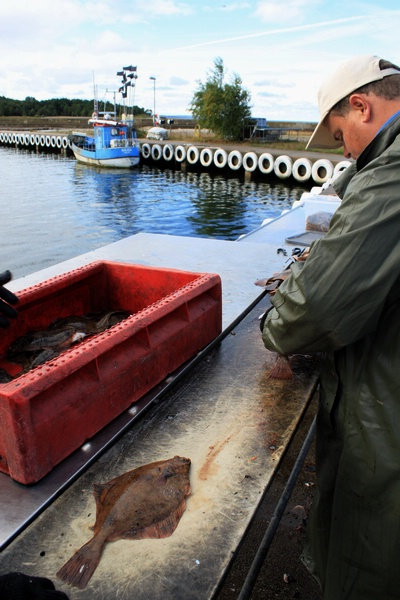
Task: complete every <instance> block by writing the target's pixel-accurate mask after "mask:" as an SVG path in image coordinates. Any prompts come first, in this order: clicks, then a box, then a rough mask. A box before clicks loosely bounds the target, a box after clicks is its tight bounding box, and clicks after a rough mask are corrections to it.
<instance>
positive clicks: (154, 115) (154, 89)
mask: <svg viewBox="0 0 400 600" xmlns="http://www.w3.org/2000/svg"><path fill="white" fill-rule="evenodd" d="M149 79H151V80H152V81H153V124H155V119H156V78H155V77H154V76H153V75H152V76H151V77H149Z"/></svg>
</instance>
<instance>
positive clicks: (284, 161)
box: [274, 154, 292, 179]
mask: <svg viewBox="0 0 400 600" xmlns="http://www.w3.org/2000/svg"><path fill="white" fill-rule="evenodd" d="M274 173H275V175H276V176H277V177H279V178H280V179H286V178H287V177H290V176H291V174H292V159H291V158H290V156H287V155H286V154H282V156H278V158H276V159H275V163H274Z"/></svg>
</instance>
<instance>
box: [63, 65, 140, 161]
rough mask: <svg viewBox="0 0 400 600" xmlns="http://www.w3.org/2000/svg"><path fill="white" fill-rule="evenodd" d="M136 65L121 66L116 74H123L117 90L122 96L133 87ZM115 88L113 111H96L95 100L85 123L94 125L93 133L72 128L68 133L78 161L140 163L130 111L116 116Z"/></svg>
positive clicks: (96, 103) (124, 96)
mask: <svg viewBox="0 0 400 600" xmlns="http://www.w3.org/2000/svg"><path fill="white" fill-rule="evenodd" d="M135 72H136V67H133V66H129V67H123V70H122V71H119V72H118V73H117V75H119V76H121V77H122V84H121V87H120V88H119V90H118V92H121V93H122V97H123V99H124V100H125V98H127V95H128V88H130V89H132V88H133V87H134V79H136V78H137V75H136V73H135ZM115 93H116V92H114V111H111V112H110V111H108V112H106V111H102V112H101V111H99V109H98V101H97V99H96V93H95V100H94V111H93V114H92V116H91V118H90V119H89V121H88V124H89V125H90V126H91V127H93V135H88V134H87V133H81V132H73V133H72V134H71V135H69V136H68V137H69V139H70V142H71V148H72V151H73V153H74V155H75V158H76V160H78V161H79V162H82V163H85V164H88V165H95V166H99V167H116V168H130V167H135V166H137V165H138V164H139V160H140V151H139V146H138V143H137V139H136V131H135V129H134V122H133V110H132V114H127V112H125V107H124V112H123V114H122V115H121V119H117V118H116V116H117V110H116V103H115Z"/></svg>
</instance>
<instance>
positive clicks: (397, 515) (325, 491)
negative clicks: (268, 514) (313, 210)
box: [262, 115, 400, 600]
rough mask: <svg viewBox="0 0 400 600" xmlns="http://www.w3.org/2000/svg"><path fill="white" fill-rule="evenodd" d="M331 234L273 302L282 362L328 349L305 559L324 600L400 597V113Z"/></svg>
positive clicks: (362, 169)
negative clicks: (284, 358)
mask: <svg viewBox="0 0 400 600" xmlns="http://www.w3.org/2000/svg"><path fill="white" fill-rule="evenodd" d="M334 185H335V189H336V191H337V193H338V195H339V196H340V197H341V198H342V203H341V206H340V207H339V209H338V210H337V211H336V213H335V215H334V217H333V219H332V221H331V227H330V229H329V232H328V233H327V234H326V236H325V238H324V239H322V240H320V241H318V242H316V243H315V244H314V245H313V247H312V249H311V252H310V255H309V258H308V259H307V261H305V262H304V263H295V264H293V265H292V267H291V271H292V274H291V276H290V277H289V278H288V279H287V280H286V281H285V282H283V283H282V285H281V286H280V287H279V289H278V291H277V292H276V294H275V295H274V297H273V298H272V304H273V309H272V310H270V312H269V313H268V315H267V317H266V320H265V323H264V327H263V332H262V335H263V341H264V344H265V346H266V347H267V348H269V349H270V350H274V351H277V352H279V353H281V354H290V353H310V352H314V351H315V352H322V356H323V360H322V365H321V376H320V382H321V397H320V405H319V411H318V416H317V446H316V461H317V481H318V489H317V494H316V498H315V501H314V505H313V510H312V513H311V515H310V519H309V528H308V545H307V548H306V552H305V557H304V558H305V562H306V564H307V566H308V567H309V569H310V570H311V571H312V572H313V574H314V575H315V576H316V577H317V579H318V580H319V581H320V584H321V586H322V590H323V594H324V595H323V597H324V600H346V599H350V598H351V600H378V599H379V600H380V599H382V600H394V599H396V600H398V599H399V598H400V115H396V116H395V117H394V118H393V119H392V120H391V121H390V122H389V123H388V124H387V125H386V127H385V128H384V129H383V130H382V131H380V132H379V133H378V134H377V136H376V137H375V138H374V140H373V141H372V142H371V143H370V144H369V146H368V147H367V148H366V149H365V150H364V152H363V153H362V154H361V155H360V157H359V158H358V160H357V162H356V163H355V164H354V165H351V166H350V167H348V169H346V170H345V171H344V172H343V174H342V175H341V176H340V177H339V179H338V180H337V181H336V183H335V184H334Z"/></svg>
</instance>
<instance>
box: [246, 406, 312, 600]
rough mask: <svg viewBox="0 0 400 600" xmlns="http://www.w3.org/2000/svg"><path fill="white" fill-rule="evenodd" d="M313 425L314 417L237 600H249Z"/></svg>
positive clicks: (303, 456)
mask: <svg viewBox="0 0 400 600" xmlns="http://www.w3.org/2000/svg"><path fill="white" fill-rule="evenodd" d="M315 425H316V417H314V420H313V422H312V423H311V426H310V429H309V430H308V433H307V436H306V438H305V440H304V442H303V445H302V447H301V450H300V452H299V455H298V456H297V459H296V462H295V464H294V466H293V469H292V472H291V473H290V475H289V479H288V480H287V482H286V486H285V489H284V490H283V492H282V495H281V497H280V498H279V502H278V504H277V505H276V508H275V512H274V514H273V516H272V519H271V521H270V524H269V525H268V527H267V529H266V531H265V533H264V537H263V539H262V540H261V543H260V545H259V547H258V550H257V553H256V555H255V557H254V560H253V562H252V563H251V566H250V569H249V572H248V573H247V577H246V579H245V581H244V584H243V586H242V589H241V591H240V594H239V596H238V600H247V599H248V598H250V595H251V592H252V591H253V587H254V585H255V583H256V580H257V577H258V574H259V572H260V569H261V567H262V565H263V563H264V560H265V557H266V556H267V554H268V550H269V548H270V546H271V543H272V540H273V538H274V535H275V532H276V530H277V528H278V525H279V522H280V520H281V518H282V515H283V511H284V510H285V507H286V505H287V503H288V501H289V498H290V496H291V494H292V491H293V488H294V485H295V483H296V480H297V477H298V476H299V473H300V470H301V467H302V466H303V463H304V460H305V458H306V456H307V454H308V451H309V449H310V446H311V442H312V440H313V438H314V434H315Z"/></svg>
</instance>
